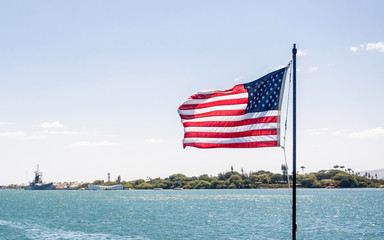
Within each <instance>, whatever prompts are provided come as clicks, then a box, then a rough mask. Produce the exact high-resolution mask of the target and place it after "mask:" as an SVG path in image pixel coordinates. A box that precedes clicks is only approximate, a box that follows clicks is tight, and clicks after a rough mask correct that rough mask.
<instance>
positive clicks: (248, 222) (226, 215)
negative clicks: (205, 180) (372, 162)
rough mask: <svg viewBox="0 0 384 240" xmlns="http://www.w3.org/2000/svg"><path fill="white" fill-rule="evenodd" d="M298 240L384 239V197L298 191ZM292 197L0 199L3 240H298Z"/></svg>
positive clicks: (8, 193) (131, 194) (202, 193)
mask: <svg viewBox="0 0 384 240" xmlns="http://www.w3.org/2000/svg"><path fill="white" fill-rule="evenodd" d="M297 194H298V196H297V220H298V224H299V228H298V232H297V239H384V189H315V190H312V189H298V191H297ZM290 204H291V203H290V196H289V191H288V190H286V189H254V190H183V191H174V190H163V191H154V190H132V191H23V190H4V191H0V239H60V240H61V239H117V240H120V239H291V216H292V212H291V205H290Z"/></svg>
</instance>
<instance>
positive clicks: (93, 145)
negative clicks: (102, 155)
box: [69, 141, 121, 148]
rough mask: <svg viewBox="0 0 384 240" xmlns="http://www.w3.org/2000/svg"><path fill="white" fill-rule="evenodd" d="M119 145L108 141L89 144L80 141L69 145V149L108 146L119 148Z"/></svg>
mask: <svg viewBox="0 0 384 240" xmlns="http://www.w3.org/2000/svg"><path fill="white" fill-rule="evenodd" d="M120 145H121V144H119V143H115V142H110V141H100V142H89V141H80V142H76V143H73V144H71V145H69V146H70V147H75V148H77V147H79V148H81V147H85V148H93V147H108V146H120Z"/></svg>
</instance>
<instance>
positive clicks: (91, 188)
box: [88, 184, 124, 190]
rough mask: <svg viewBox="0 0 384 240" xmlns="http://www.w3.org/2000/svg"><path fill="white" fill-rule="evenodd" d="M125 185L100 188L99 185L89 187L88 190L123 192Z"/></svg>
mask: <svg viewBox="0 0 384 240" xmlns="http://www.w3.org/2000/svg"><path fill="white" fill-rule="evenodd" d="M123 189H124V188H123V185H121V184H120V185H113V186H98V185H88V190H123Z"/></svg>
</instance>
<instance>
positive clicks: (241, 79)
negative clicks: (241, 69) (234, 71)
mask: <svg viewBox="0 0 384 240" xmlns="http://www.w3.org/2000/svg"><path fill="white" fill-rule="evenodd" d="M234 81H235V82H240V81H243V78H242V77H241V76H238V77H237V78H235V79H234Z"/></svg>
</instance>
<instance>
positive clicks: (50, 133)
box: [40, 130, 79, 135]
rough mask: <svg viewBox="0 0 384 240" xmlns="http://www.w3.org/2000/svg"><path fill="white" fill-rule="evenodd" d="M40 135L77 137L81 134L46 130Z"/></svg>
mask: <svg viewBox="0 0 384 240" xmlns="http://www.w3.org/2000/svg"><path fill="white" fill-rule="evenodd" d="M40 134H43V135H77V134H79V132H76V131H52V130H45V131H42V132H40Z"/></svg>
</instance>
